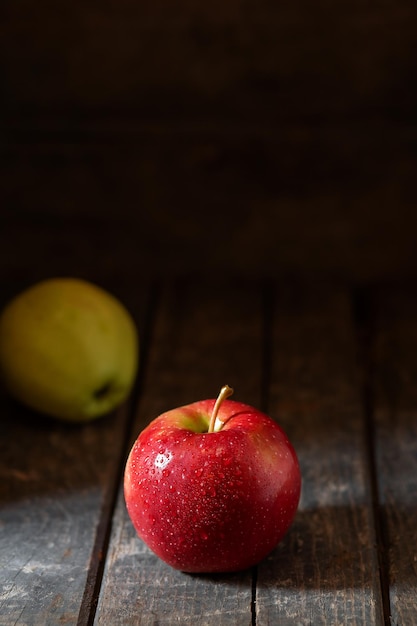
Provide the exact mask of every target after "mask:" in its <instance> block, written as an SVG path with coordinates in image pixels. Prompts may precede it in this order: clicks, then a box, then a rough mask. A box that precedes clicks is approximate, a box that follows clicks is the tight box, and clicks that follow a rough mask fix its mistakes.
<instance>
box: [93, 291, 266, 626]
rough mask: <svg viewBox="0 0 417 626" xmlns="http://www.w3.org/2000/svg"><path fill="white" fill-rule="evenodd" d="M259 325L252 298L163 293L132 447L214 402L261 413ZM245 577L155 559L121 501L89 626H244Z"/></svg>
mask: <svg viewBox="0 0 417 626" xmlns="http://www.w3.org/2000/svg"><path fill="white" fill-rule="evenodd" d="M261 324H262V317H261V300H260V292H259V290H258V289H256V288H255V289H254V290H250V289H249V290H246V291H245V290H240V289H239V288H238V287H231V286H230V287H228V286H227V285H225V286H222V285H218V284H211V285H204V286H203V287H201V288H200V286H199V285H198V284H183V285H181V284H176V285H175V286H171V287H169V288H167V289H165V290H164V291H163V292H162V295H161V300H160V306H159V309H158V317H157V319H156V322H155V330H154V336H153V342H152V346H153V347H152V352H151V355H150V360H149V366H148V368H147V372H146V376H145V385H144V392H143V395H142V396H141V398H140V403H139V410H138V415H137V421H136V422H135V425H134V433H133V438H132V443H133V439H135V438H136V436H137V435H138V433H139V432H140V430H142V428H143V427H144V426H145V425H146V424H147V423H148V422H149V421H150V420H151V419H153V418H155V417H156V416H157V415H159V414H160V413H162V412H163V411H165V410H168V409H171V408H174V407H176V406H181V405H182V404H188V403H189V402H192V401H196V400H198V399H203V398H207V397H216V395H217V393H218V391H219V389H220V387H221V386H223V384H225V383H226V382H227V383H228V384H230V385H231V386H233V387H234V388H235V397H236V398H237V399H239V400H241V401H245V402H248V403H249V404H253V405H255V406H256V405H259V402H260V395H261V371H262V326H261ZM251 599H252V577H251V572H243V573H241V574H231V575H224V576H223V575H215V576H198V575H187V574H184V573H182V572H178V571H175V570H173V569H172V568H170V567H169V566H167V565H165V564H164V563H163V562H162V561H161V560H159V559H157V558H156V557H155V556H153V555H152V554H151V553H150V551H149V550H148V548H147V547H146V546H145V545H144V544H143V543H142V542H141V540H140V539H139V538H138V537H137V536H136V533H135V531H134V529H133V526H132V524H131V522H130V520H129V519H128V516H127V513H126V507H125V504H124V500H123V496H122V494H120V497H119V502H118V506H117V510H116V515H115V523H114V527H113V533H112V538H111V543H110V548H109V554H108V559H107V563H106V570H105V575H104V579H103V587H102V592H101V595H100V598H99V604H98V610H97V615H96V620H95V623H96V624H103V625H104V624H108V623H111V624H114V625H115V626H116V625H117V624H120V625H122V624H141V625H149V626H150V625H152V624H156V623H158V624H176V623H179V624H195V625H200V626H208V625H209V624H218V623H219V622H221V624H230V625H231V624H236V625H240V624H242V625H244V624H247V625H250V624H251Z"/></svg>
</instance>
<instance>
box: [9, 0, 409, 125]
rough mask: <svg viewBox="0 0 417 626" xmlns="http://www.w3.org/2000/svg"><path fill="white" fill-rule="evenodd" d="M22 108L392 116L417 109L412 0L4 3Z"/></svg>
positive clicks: (16, 104)
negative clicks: (364, 0) (374, 0)
mask: <svg viewBox="0 0 417 626" xmlns="http://www.w3.org/2000/svg"><path fill="white" fill-rule="evenodd" d="M3 15H4V18H5V19H4V20H3V32H2V42H3V51H4V53H3V55H2V76H3V102H4V104H5V105H6V106H7V108H8V110H9V111H11V112H16V111H19V110H23V111H25V110H26V111H33V110H38V111H42V110H43V111H45V110H55V111H56V110H60V111H61V112H64V114H69V115H70V116H72V117H75V118H76V117H78V116H80V114H81V115H82V114H85V113H88V112H90V113H91V112H93V113H94V111H96V110H102V109H107V110H112V111H115V110H116V111H117V110H118V111H119V112H122V111H124V112H126V110H133V111H135V113H136V114H137V115H139V116H141V117H143V116H147V117H149V116H150V117H155V116H158V117H161V116H169V117H172V116H175V117H181V116H182V117H194V118H196V117H201V116H206V117H207V116H210V117H211V116H213V115H215V116H218V115H220V116H223V117H226V118H229V119H230V118H232V119H233V118H235V117H236V116H239V117H241V118H245V119H248V118H251V117H252V116H253V115H255V116H257V117H259V116H260V115H263V116H264V118H265V119H267V120H274V119H276V117H277V116H278V118H280V119H286V120H288V119H294V118H298V119H299V118H307V119H319V120H326V119H329V118H330V117H335V116H346V117H351V116H357V115H359V116H369V115H371V116H374V115H375V114H376V115H380V114H382V115H384V114H389V115H391V116H393V117H396V118H397V119H400V118H401V117H402V118H404V117H406V116H411V115H412V111H413V109H415V106H416V104H417V100H416V97H417V92H416V90H415V82H414V71H415V67H416V62H417V60H416V53H415V45H414V44H415V37H414V33H415V26H416V18H417V16H416V11H415V5H414V3H413V2H412V0H402V1H401V2H398V3H395V4H393V3H391V2H378V3H376V4H375V3H374V4H369V3H367V4H364V3H359V2H346V1H345V2H343V3H338V4H337V5H334V4H332V3H330V2H328V1H327V0H322V1H321V2H316V3H311V2H309V0H300V1H298V2H296V3H289V2H284V3H280V4H276V3H271V2H269V1H268V0H263V1H262V2H254V0H252V1H251V2H243V1H242V0H237V1H234V2H231V3H230V2H229V3H227V4H224V3H222V2H215V3H212V4H209V5H200V6H195V4H193V3H191V2H189V0H179V1H178V2H176V3H175V4H172V3H171V4H169V3H166V2H158V3H155V4H153V5H152V6H146V7H144V6H142V5H140V4H137V3H136V4H135V3H133V2H131V1H130V0H126V1H124V2H122V3H116V2H114V0H112V1H108V2H106V3H104V4H101V5H98V4H97V3H96V2H94V0H91V1H89V2H86V3H83V4H81V5H77V6H74V5H73V4H72V3H69V2H62V3H60V8H59V11H58V9H57V7H56V6H55V5H54V4H53V3H51V2H47V3H45V4H44V5H43V6H42V8H40V7H39V6H38V5H37V4H36V3H35V2H33V0H26V1H23V2H19V3H15V2H11V1H10V0H9V1H8V2H6V3H5V5H4V6H3Z"/></svg>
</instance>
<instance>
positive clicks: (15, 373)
mask: <svg viewBox="0 0 417 626" xmlns="http://www.w3.org/2000/svg"><path fill="white" fill-rule="evenodd" d="M138 346H139V344H138V336H137V330H136V326H135V323H134V321H133V319H132V317H131V315H130V314H129V312H128V311H127V309H126V308H125V307H124V306H123V305H122V303H121V302H120V301H119V300H118V299H117V298H115V297H114V296H113V295H111V294H110V293H108V292H107V291H105V290H103V289H102V288H100V287H98V286H96V285H93V284H91V283H89V282H87V281H85V280H81V279H78V278H51V279H48V280H44V281H42V282H40V283H37V284H35V285H33V286H32V287H30V288H29V289H27V290H25V291H23V292H22V293H20V294H19V295H17V296H16V297H15V298H14V299H13V300H11V302H10V303H9V304H8V305H7V306H6V307H5V309H4V310H3V312H2V314H1V316H0V375H1V377H2V380H3V382H4V385H5V387H6V389H8V391H9V392H10V394H11V395H12V396H14V397H15V398H16V399H17V400H18V401H20V402H22V403H23V404H25V405H27V406H29V407H30V408H32V409H35V410H36V411H38V412H41V413H45V414H47V415H50V416H52V417H55V418H58V419H61V420H66V421H73V422H80V421H88V420H91V419H94V418H97V417H99V416H101V415H104V414H106V413H109V412H110V411H112V410H113V409H114V408H115V407H116V406H117V405H119V404H120V403H121V402H123V401H124V400H125V398H126V397H127V396H128V394H129V392H130V390H131V388H132V385H133V382H134V379H135V376H136V371H137V365H138V351H139V350H138Z"/></svg>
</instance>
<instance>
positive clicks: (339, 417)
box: [256, 286, 383, 626]
mask: <svg viewBox="0 0 417 626" xmlns="http://www.w3.org/2000/svg"><path fill="white" fill-rule="evenodd" d="M272 322H273V334H272V339H271V381H270V399H269V403H268V409H269V412H270V413H271V414H272V415H274V416H275V417H276V419H277V420H278V421H279V422H280V423H281V424H282V425H283V427H284V429H285V430H286V431H287V433H288V435H289V437H290V439H291V440H292V441H293V444H294V446H295V448H296V450H297V452H298V455H299V459H300V463H301V468H302V475H303V488H302V497H301V502H300V508H299V511H298V514H297V517H296V520H295V524H294V526H293V527H292V529H291V530H290V532H289V534H288V536H287V538H286V539H285V540H284V542H283V543H282V544H281V545H280V546H278V548H277V549H276V550H275V551H274V553H273V554H272V555H271V556H270V557H269V558H268V559H267V560H266V561H265V562H263V563H261V564H260V565H259V571H258V580H257V598H256V606H257V620H258V622H257V623H259V624H262V625H264V624H271V625H272V624H283V625H285V626H287V625H288V626H289V625H290V624H295V623H296V624H300V625H303V626H304V625H305V626H307V625H309V624H314V625H315V626H316V625H319V624H323V625H324V624H326V625H330V624H332V625H342V624H352V625H353V624H355V625H357V626H361V625H363V624H375V625H376V624H378V625H379V624H381V623H382V620H383V614H382V604H381V595H380V588H379V577H378V559H377V551H376V545H375V534H374V527H373V509H372V495H371V490H370V484H369V475H368V460H367V452H366V447H365V434H364V414H363V407H362V405H361V390H360V384H359V383H360V377H359V374H358V370H357V363H356V347H355V340H356V337H355V331H354V328H353V322H352V310H351V300H350V295H349V293H347V292H343V290H338V289H336V290H335V291H334V292H326V291H323V290H322V289H321V288H320V286H317V288H311V289H310V288H308V289H305V290H303V289H301V290H300V289H299V288H297V287H295V288H294V289H289V290H287V291H285V290H284V291H280V290H277V292H276V293H275V309H274V315H273V320H272Z"/></svg>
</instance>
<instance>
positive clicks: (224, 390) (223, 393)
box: [208, 385, 233, 433]
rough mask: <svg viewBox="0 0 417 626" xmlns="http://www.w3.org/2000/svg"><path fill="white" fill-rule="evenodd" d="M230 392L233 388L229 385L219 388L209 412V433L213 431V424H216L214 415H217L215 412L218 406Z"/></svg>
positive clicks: (217, 410)
mask: <svg viewBox="0 0 417 626" xmlns="http://www.w3.org/2000/svg"><path fill="white" fill-rule="evenodd" d="M232 393H233V389H232V388H231V387H229V385H224V387H222V388H221V389H220V393H219V395H218V396H217V400H216V402H215V404H214V407H213V411H212V412H211V416H210V424H209V429H208V432H209V433H214V426H215V424H216V417H217V413H218V412H219V409H220V406H221V404H222V402H223V400H226V398H228V397H229V396H231V395H232Z"/></svg>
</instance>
